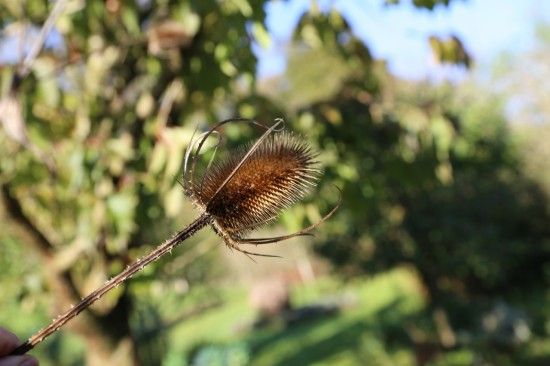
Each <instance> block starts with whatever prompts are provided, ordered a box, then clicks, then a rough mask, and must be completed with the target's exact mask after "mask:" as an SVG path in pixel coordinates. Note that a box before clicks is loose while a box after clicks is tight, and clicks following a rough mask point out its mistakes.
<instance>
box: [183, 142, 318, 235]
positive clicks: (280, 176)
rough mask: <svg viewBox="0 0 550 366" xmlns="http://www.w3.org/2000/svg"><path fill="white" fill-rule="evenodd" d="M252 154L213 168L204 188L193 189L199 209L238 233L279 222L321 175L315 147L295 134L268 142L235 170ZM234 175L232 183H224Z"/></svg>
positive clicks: (236, 156)
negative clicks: (314, 151) (272, 221)
mask: <svg viewBox="0 0 550 366" xmlns="http://www.w3.org/2000/svg"><path fill="white" fill-rule="evenodd" d="M247 150H248V149H243V150H241V151H239V152H237V153H235V154H234V155H233V156H231V157H230V158H228V159H227V160H226V161H224V162H221V163H218V164H215V165H213V166H212V167H211V168H210V169H209V170H207V171H206V172H205V173H204V176H203V177H202V178H201V179H197V181H198V182H201V184H200V186H197V185H195V186H192V187H191V191H192V192H191V193H192V196H194V197H195V199H196V200H197V201H198V202H197V203H198V205H199V206H201V207H202V208H203V209H204V210H206V212H208V213H209V214H211V215H212V216H213V217H214V219H215V220H216V222H217V223H218V225H220V226H221V227H222V228H224V229H226V230H230V231H234V232H239V231H245V230H247V229H252V228H254V227H256V226H259V225H261V224H263V223H266V222H268V221H269V220H271V219H272V218H275V217H276V216H277V215H278V214H279V213H280V212H281V210H283V209H285V208H287V207H289V206H290V205H292V204H293V203H295V202H297V201H299V200H300V199H302V198H303V197H304V196H305V195H306V194H307V192H308V191H309V188H310V187H311V186H313V185H314V184H315V182H316V180H317V178H318V176H319V174H320V171H319V169H318V168H317V167H316V165H317V164H316V162H315V160H314V158H315V154H314V153H313V152H312V150H311V148H310V147H309V145H308V144H307V143H306V142H304V141H303V140H301V139H299V138H297V137H295V136H293V135H291V134H289V133H276V134H274V135H271V136H269V137H268V138H266V139H265V140H264V141H262V142H261V144H260V145H259V146H258V147H257V149H256V150H254V151H253V153H252V154H251V155H249V156H248V158H247V159H246V160H244V162H243V163H242V164H241V165H240V167H238V169H237V170H236V171H235V169H236V167H237V166H238V165H239V163H241V160H242V159H243V158H244V157H245V155H246V153H247ZM234 171H235V172H234ZM232 172H234V174H233V176H232V177H231V179H230V180H229V181H227V182H226V184H225V185H223V183H224V182H225V181H226V179H227V177H228V176H230V174H231V173H232ZM222 185H223V186H222ZM220 187H222V188H221V189H220ZM216 192H217V194H216Z"/></svg>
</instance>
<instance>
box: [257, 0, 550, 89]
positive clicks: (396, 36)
mask: <svg viewBox="0 0 550 366" xmlns="http://www.w3.org/2000/svg"><path fill="white" fill-rule="evenodd" d="M310 2H311V0H289V1H280V0H275V1H272V2H271V3H269V4H268V5H267V7H266V11H267V21H266V23H267V27H268V31H269V32H270V34H271V36H272V45H271V47H270V48H269V49H261V50H258V55H259V57H260V62H259V74H260V75H261V76H271V75H276V74H278V73H281V72H283V71H284V69H285V47H286V45H287V44H288V42H289V40H290V38H291V35H292V30H293V29H294V27H295V26H296V24H297V22H298V21H299V18H300V16H301V14H302V13H303V12H304V11H305V10H307V9H308V7H309V6H310ZM318 2H319V4H320V6H321V8H322V9H327V8H330V7H331V6H332V7H335V8H336V9H337V10H339V11H340V12H341V14H342V15H343V16H344V17H345V19H346V20H347V21H348V23H349V24H350V25H351V27H352V29H353V32H354V33H355V35H356V36H357V37H359V38H360V39H361V40H363V41H364V42H366V43H367V44H368V46H369V48H370V50H371V52H372V53H373V55H374V56H375V57H377V58H383V59H386V60H387V61H388V64H389V67H390V70H391V71H392V72H393V73H395V74H397V75H398V76H401V77H405V78H410V79H421V78H432V77H436V78H441V77H443V78H445V77H447V76H449V77H452V74H453V72H456V69H454V70H453V69H449V68H441V67H436V66H435V65H434V64H433V61H431V58H430V49H429V46H428V42H427V38H428V37H429V36H430V35H437V36H442V37H446V36H448V35H452V34H454V35H457V36H459V38H460V39H461V40H462V41H463V43H464V45H465V47H466V49H467V50H468V51H469V52H470V54H471V55H472V56H473V57H474V61H475V62H476V64H477V65H478V66H479V67H480V68H484V67H485V68H487V67H488V65H490V64H491V62H492V61H493V60H494V59H495V57H497V56H498V55H499V54H501V53H503V52H509V53H519V52H523V51H526V50H529V49H531V48H532V47H533V46H534V44H535V27H536V25H537V24H539V23H550V0H455V1H453V2H452V3H451V6H450V7H443V6H440V7H437V8H436V9H435V10H434V11H428V10H423V9H416V8H414V7H413V6H412V5H411V1H410V0H401V2H402V4H400V5H398V6H384V1H383V0H318Z"/></svg>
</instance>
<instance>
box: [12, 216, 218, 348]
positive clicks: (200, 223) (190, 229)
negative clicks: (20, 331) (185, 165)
mask: <svg viewBox="0 0 550 366" xmlns="http://www.w3.org/2000/svg"><path fill="white" fill-rule="evenodd" d="M211 221H212V216H210V215H209V214H208V213H204V214H202V215H201V216H199V217H198V218H197V219H196V220H195V221H193V222H192V223H191V224H189V225H188V226H187V227H186V228H185V229H183V230H182V231H180V232H178V233H177V234H176V235H174V236H173V237H172V238H170V239H168V240H167V241H166V242H164V243H162V244H160V245H159V246H157V247H156V248H155V249H154V250H153V251H151V252H150V253H149V254H147V255H146V256H145V257H142V258H140V259H138V260H137V261H135V262H134V263H133V264H131V265H129V266H128V267H126V269H125V270H124V271H122V272H121V273H119V274H118V275H116V276H115V277H113V278H111V279H110V280H109V281H107V282H105V284H104V285H103V286H101V287H100V288H98V289H97V290H95V291H94V292H92V293H91V294H89V295H88V296H86V297H85V298H83V299H82V300H80V302H79V303H78V304H77V305H76V306H74V307H72V308H71V309H70V310H68V311H67V312H65V313H64V314H62V315H60V316H58V317H57V318H56V319H55V320H54V321H53V322H52V323H50V325H48V326H47V327H45V328H43V329H42V330H40V331H39V332H38V333H36V334H34V335H33V336H32V337H30V338H29V339H28V340H27V341H26V342H25V343H23V344H22V345H20V346H19V347H17V348H16V349H15V350H13V351H12V352H11V355H22V354H25V353H27V352H28V351H30V350H31V349H33V348H34V346H36V345H37V344H38V343H40V342H42V341H43V340H44V339H46V338H47V337H48V336H50V335H51V334H53V333H54V332H56V331H57V330H59V328H61V327H62V326H63V325H64V324H65V323H67V322H68V321H69V320H71V319H72V318H74V317H75V316H77V315H78V314H79V313H80V312H82V311H83V310H84V309H86V308H87V307H89V306H90V305H92V304H93V303H94V302H96V301H97V300H99V299H100V298H101V297H102V296H103V295H105V294H106V293H107V292H109V291H111V290H112V289H114V288H115V287H117V286H118V285H120V284H121V283H123V282H124V281H126V280H127V279H128V278H130V277H131V276H132V275H134V274H136V273H137V272H139V271H140V270H142V269H143V267H145V266H146V265H148V264H150V263H152V262H154V261H155V260H157V259H159V258H160V257H162V256H163V255H165V254H166V253H169V252H171V251H172V249H174V248H175V247H176V246H178V244H180V243H182V242H183V241H184V240H186V239H188V238H189V237H191V236H192V235H193V234H195V233H196V232H197V231H199V230H200V229H202V228H203V227H205V226H206V225H208V224H210V223H211Z"/></svg>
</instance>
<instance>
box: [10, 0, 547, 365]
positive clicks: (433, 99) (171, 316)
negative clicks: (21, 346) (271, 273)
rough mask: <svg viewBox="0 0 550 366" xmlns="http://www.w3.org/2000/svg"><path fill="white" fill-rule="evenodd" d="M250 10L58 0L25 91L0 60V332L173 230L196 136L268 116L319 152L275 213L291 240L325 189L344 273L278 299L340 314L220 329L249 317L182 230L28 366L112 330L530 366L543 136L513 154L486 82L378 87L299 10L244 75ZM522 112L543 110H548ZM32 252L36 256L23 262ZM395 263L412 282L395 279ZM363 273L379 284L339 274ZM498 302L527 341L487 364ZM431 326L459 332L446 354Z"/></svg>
mask: <svg viewBox="0 0 550 366" xmlns="http://www.w3.org/2000/svg"><path fill="white" fill-rule="evenodd" d="M264 3H265V2H263V1H247V0H238V1H237V0H235V1H223V2H219V1H213V0H208V1H194V0H189V1H160V2H147V1H146V2H122V1H117V0H114V1H99V0H92V1H85V2H74V1H69V2H68V6H67V8H66V9H65V12H64V13H63V14H62V15H61V16H60V18H59V19H58V21H57V23H56V26H57V29H58V30H59V32H60V33H61V34H62V36H63V47H62V48H63V50H62V51H59V50H45V51H44V52H42V53H40V54H39V56H38V58H37V59H36V60H35V62H34V63H33V65H32V68H31V72H30V75H28V76H27V77H25V78H23V80H18V77H17V76H16V74H17V66H16V65H10V66H6V67H4V68H2V70H1V71H0V77H1V86H2V87H1V95H0V98H1V101H2V102H5V101H8V102H10V103H12V104H11V106H15V107H16V108H12V109H10V110H11V111H14V110H15V111H16V112H17V111H18V108H17V107H20V110H21V113H20V114H18V112H17V113H15V114H13V115H10V116H9V117H10V118H7V117H5V116H0V119H1V122H2V124H3V126H4V128H3V129H1V130H0V156H2V157H9V158H3V159H0V183H1V185H2V195H3V198H5V199H8V201H9V199H11V200H12V201H10V202H11V203H12V205H7V206H6V207H5V211H6V216H10V217H11V219H15V220H18V225H19V226H21V225H23V226H24V227H25V228H26V231H27V233H26V234H27V237H26V236H25V235H16V233H11V232H10V233H7V234H5V233H2V234H1V235H2V236H1V237H0V241H1V244H0V271H1V278H0V285H1V288H2V289H3V294H8V295H7V297H6V296H4V297H3V298H0V304H1V305H2V306H1V308H2V309H3V312H2V314H0V323H2V324H7V325H9V326H10V327H12V328H13V329H14V330H16V331H17V332H18V333H19V334H26V333H28V332H29V329H35V328H36V327H37V326H38V325H40V324H42V323H44V322H45V321H46V320H48V319H49V316H47V315H46V313H47V308H48V306H49V305H50V303H51V302H52V300H51V299H52V298H54V299H55V300H59V301H61V298H62V296H61V295H62V292H60V291H59V290H58V287H56V283H54V282H55V281H54V282H51V279H50V280H47V279H46V278H48V279H49V278H50V277H51V276H46V275H52V274H54V275H59V277H60V278H61V280H60V281H62V282H63V284H65V285H67V286H68V288H70V289H72V291H73V292H74V293H73V294H72V295H73V298H72V300H71V301H75V299H78V297H80V296H81V295H83V294H85V293H87V292H89V291H91V290H92V289H94V288H96V287H97V286H98V285H100V284H102V283H103V282H104V281H105V280H106V279H107V278H108V277H110V276H112V275H113V274H115V273H117V272H118V271H119V270H120V269H121V268H123V267H124V266H125V265H127V263H128V261H129V260H131V259H132V258H135V257H138V256H139V255H140V254H142V253H143V252H145V251H146V250H147V248H145V246H148V245H149V244H152V243H156V242H158V241H160V240H162V239H164V238H166V237H167V236H169V235H170V234H171V233H172V232H173V231H174V230H175V228H179V227H181V226H182V225H183V224H184V223H186V222H189V220H190V217H191V216H192V215H194V213H193V211H192V210H191V209H190V207H189V205H185V204H184V203H183V202H184V197H183V193H182V190H181V187H180V186H179V185H178V184H177V182H176V181H177V179H178V176H179V174H180V169H181V165H182V159H183V153H184V151H185V148H186V147H187V144H188V142H189V140H190V138H191V136H192V135H193V131H194V127H195V125H196V124H197V123H199V122H203V121H208V122H214V121H217V120H220V119H222V118H225V117H228V116H234V115H242V116H244V117H254V118H257V119H258V120H263V121H270V120H273V118H275V117H281V116H283V117H285V119H286V120H288V121H289V123H290V124H291V125H292V129H293V130H297V131H298V132H300V133H302V134H303V135H305V136H307V138H308V139H310V141H311V143H312V144H313V145H314V146H315V147H316V148H317V149H318V150H319V152H320V154H319V160H320V162H321V163H322V165H323V166H324V167H325V174H324V177H323V180H322V182H321V185H320V188H319V191H318V194H316V195H315V197H312V198H311V200H312V201H314V203H312V202H305V203H304V204H303V205H301V206H298V207H296V208H294V209H292V210H289V211H288V212H287V213H285V214H284V215H283V217H282V222H283V223H284V224H285V225H286V226H287V227H288V228H289V229H294V230H297V229H299V228H301V227H303V226H304V225H305V224H307V222H315V221H317V220H318V219H319V217H321V214H322V213H323V212H327V211H328V210H329V209H330V208H331V207H332V205H333V204H334V202H335V201H337V199H338V192H337V190H335V189H333V188H332V185H337V186H338V187H339V188H340V189H341V190H342V200H343V202H342V206H341V208H340V209H339V211H338V213H337V215H335V216H334V217H332V218H331V219H330V220H329V221H328V222H326V223H325V224H323V230H319V232H318V237H317V239H316V242H315V248H316V251H317V252H318V253H320V254H321V255H322V256H324V257H325V258H327V259H328V260H329V261H330V262H331V264H332V265H333V266H334V268H335V269H336V270H337V271H338V273H339V274H341V275H342V276H341V277H339V278H331V279H328V280H324V281H321V282H320V283H316V284H312V285H308V286H303V287H300V288H298V289H295V293H294V294H293V303H294V304H295V305H296V306H298V305H307V304H310V303H313V302H315V301H319V300H320V299H321V298H322V296H324V295H326V294H327V293H328V294H333V295H334V294H337V296H344V295H345V294H343V292H350V293H352V294H353V296H355V297H356V298H357V304H356V305H355V306H353V307H351V308H350V309H344V310H343V311H342V313H340V314H338V315H336V316H335V317H333V318H327V319H321V320H320V321H318V322H314V323H308V324H302V325H300V326H297V327H295V328H288V329H284V328H281V327H279V328H278V327H277V326H275V327H274V328H270V329H266V330H258V331H253V330H245V331H243V332H242V333H238V334H237V335H235V329H236V324H237V323H239V324H242V323H245V324H246V323H247V322H252V320H253V318H254V316H255V314H254V312H253V311H251V310H249V309H248V308H247V304H246V294H245V291H244V290H243V289H241V288H237V289H235V288H232V289H230V290H225V289H224V290H220V288H219V286H218V281H212V283H210V284H208V283H209V282H210V281H211V280H212V279H216V280H219V279H222V278H223V277H224V275H225V274H226V273H225V271H226V270H225V268H223V266H221V265H220V264H219V262H218V261H217V260H215V255H214V254H212V255H202V254H203V253H206V252H208V250H207V249H208V247H201V246H199V245H196V243H197V242H198V241H200V242H203V243H206V244H207V245H211V244H212V243H210V242H208V240H207V238H206V239H205V237H204V236H200V237H199V240H198V241H195V242H190V243H189V245H187V246H186V247H185V248H182V249H181V250H178V253H177V256H174V258H171V259H169V260H168V259H163V260H161V262H160V265H157V266H155V265H154V266H151V267H150V268H147V269H146V270H145V272H144V273H142V274H141V275H140V276H138V277H137V278H136V279H135V280H134V281H133V282H132V285H131V286H130V287H129V288H128V287H125V286H122V287H121V288H119V289H117V291H114V292H113V293H112V294H110V295H109V296H108V298H106V299H105V300H104V301H102V302H101V303H100V304H99V306H97V307H94V309H93V311H92V312H91V313H90V314H91V318H92V320H93V321H95V323H93V324H94V326H93V327H92V326H90V327H89V328H87V329H85V331H81V332H80V334H81V335H83V338H82V339H83V340H84V341H85V342H86V341H87V340H88V341H89V342H88V343H85V345H83V343H80V342H79V341H77V340H76V341H75V340H72V339H69V337H62V336H58V337H55V338H53V339H52V341H51V343H48V345H47V348H45V350H44V351H41V352H43V354H42V355H41V356H43V358H44V359H45V360H46V361H45V362H46V364H47V362H48V360H50V361H51V362H50V363H51V364H70V363H71V362H72V363H73V364H81V363H83V362H84V356H82V352H84V351H85V350H87V351H88V356H90V354H92V353H93V351H92V350H91V348H90V345H93V344H95V343H97V342H96V341H97V340H98V339H106V340H108V341H107V342H111V341H118V340H120V339H124V338H125V337H127V338H126V339H128V338H129V335H130V329H131V330H132V331H133V333H134V335H137V336H136V340H135V341H136V342H137V344H138V345H139V347H135V346H136V344H134V345H133V346H134V347H135V348H136V349H138V351H137V352H135V354H139V358H140V359H141V360H142V361H143V362H144V363H147V364H158V363H160V362H164V364H166V365H178V364H182V363H183V362H187V361H189V362H190V361H191V360H193V362H195V363H196V364H201V363H204V364H213V363H219V364H246V363H247V362H250V363H252V364H274V363H279V364H285V365H286V364H310V363H314V362H319V363H323V362H324V363H327V364H350V365H353V364H357V365H363V364H366V363H371V364H380V365H393V364H400V365H412V364H415V362H416V359H417V358H418V357H420V356H423V353H424V352H427V353H430V352H432V351H433V349H434V348H435V351H436V352H435V353H434V354H431V353H430V357H431V358H430V361H429V362H431V363H428V364H432V365H466V364H471V363H473V362H477V360H482V361H480V362H484V361H487V362H488V363H493V364H503V365H504V364H513V363H514V362H516V363H519V364H529V363H532V364H536V362H538V360H542V363H541V364H544V360H545V359H547V357H548V355H549V354H550V352H548V342H547V341H546V339H547V338H548V329H547V328H548V327H547V326H544V324H548V319H550V314H549V313H548V309H547V307H544V306H543V305H541V304H545V302H547V297H548V291H547V288H548V284H549V282H550V270H549V267H548V263H549V262H550V261H549V258H550V254H549V253H550V242H549V240H548V238H549V237H550V232H549V226H548V222H549V220H550V213H549V208H550V205H549V204H548V197H549V196H548V194H549V192H550V189H549V188H548V187H549V185H548V182H549V179H548V177H547V174H546V172H547V171H548V169H547V160H548V159H541V158H538V157H539V156H543V157H544V156H547V155H548V154H547V149H546V148H545V146H546V145H545V144H544V142H545V141H546V139H545V136H546V134H547V133H546V132H547V131H546V132H544V133H542V132H541V131H542V130H538V129H537V130H534V132H529V131H527V130H524V131H523V132H524V134H523V135H522V138H524V140H521V141H520V142H519V143H516V141H515V140H514V138H513V137H512V136H511V133H510V131H511V129H510V126H509V125H508V122H507V120H506V118H505V116H504V114H503V112H502V111H503V109H504V107H503V101H502V100H501V99H499V98H496V97H494V96H492V94H491V93H489V92H487V91H486V90H483V89H481V88H479V87H477V86H473V87H472V86H467V85H466V86H461V87H456V86H451V85H440V86H432V85H429V84H426V83H421V82H414V83H413V82H404V81H400V80H396V79H395V78H393V77H392V76H391V75H389V74H388V71H387V69H386V67H385V64H384V62H383V61H380V60H375V59H373V57H372V56H371V54H370V52H369V50H368V46H366V45H364V44H363V43H362V42H360V41H359V40H358V39H357V38H355V36H354V35H353V32H352V30H351V29H350V27H349V25H348V24H347V23H346V20H345V19H344V18H343V16H342V15H341V14H339V13H338V12H337V11H330V12H328V13H326V14H324V13H321V12H319V11H318V9H317V7H316V6H312V7H311V10H310V12H308V13H306V14H304V16H303V17H302V19H301V20H300V22H299V24H298V26H297V29H296V31H295V36H294V40H293V44H292V45H291V46H290V52H289V64H288V70H287V73H286V75H284V76H281V78H279V79H275V80H269V81H265V80H262V81H261V82H260V83H256V80H255V72H256V70H255V66H256V60H255V57H254V55H253V53H252V49H251V42H252V40H256V41H257V42H258V43H259V44H260V45H264V46H265V45H268V44H269V43H270V39H269V35H268V34H267V32H266V30H265V26H264V24H263V21H264V10H263V5H264ZM386 3H387V4H396V3H399V1H386ZM449 4H450V1H449V0H430V1H424V0H423V1H416V0H415V1H413V5H414V6H416V7H418V8H425V9H430V10H431V9H434V8H435V7H437V6H438V5H444V6H448V5H449ZM52 6H53V3H52V2H47V1H26V2H14V1H8V2H4V3H2V4H0V25H2V27H6V26H19V27H20V29H23V28H24V27H25V25H26V24H29V23H30V24H32V25H34V26H39V25H40V24H42V23H43V22H44V21H45V19H46V18H47V15H48V12H49V10H51V7H52ZM13 29H17V27H15V28H13ZM541 34H542V35H543V36H544V33H543V32H542V30H541ZM543 36H541V39H543ZM432 45H433V47H434V51H435V53H436V54H437V55H438V56H439V58H440V61H442V62H451V63H454V64H456V63H463V64H465V65H466V66H468V65H469V57H468V55H467V53H466V51H465V50H464V49H463V47H462V45H461V44H460V40H458V39H455V38H452V39H450V40H438V39H432ZM541 60H544V58H541ZM504 69H505V68H503V70H504ZM505 70H508V69H505ZM529 88H530V87H528V88H527V89H529ZM257 89H258V90H260V91H261V93H259V92H258V90H257ZM529 90H530V89H529ZM539 94H540V95H545V94H544V93H542V92H541V93H534V94H533V95H534V96H536V95H539ZM532 99H533V100H536V101H537V103H536V107H537V108H536V109H535V111H536V116H537V118H540V116H545V115H546V114H545V111H546V109H545V108H547V105H546V104H547V103H545V102H544V101H543V100H539V99H536V98H532ZM200 129H201V128H199V130H200ZM224 132H225V135H226V136H227V140H228V141H227V143H228V145H229V146H234V145H236V144H240V143H242V142H245V141H249V140H250V139H251V138H252V137H253V136H254V131H253V129H251V128H249V127H242V126H229V127H227V128H226V130H225V131H224ZM535 142H536V143H535ZM206 155H207V156H206V157H209V156H210V155H211V153H208V154H206ZM222 155H223V153H222ZM14 203H15V204H16V205H15V206H17V205H19V207H20V208H21V212H18V210H17V209H16V208H14V205H13V204H14ZM11 225H12V224H9V226H10V227H11ZM25 225H26V226H25ZM13 226H16V225H15V224H13ZM32 233H34V235H32ZM28 235H30V236H32V237H34V239H30V238H29V237H28ZM16 237H20V238H19V239H16ZM21 238H23V239H21ZM33 240H34V241H37V242H38V243H34V244H35V245H36V244H39V245H42V246H43V247H46V249H45V252H46V254H44V253H43V252H39V251H35V250H34V249H33V250H30V248H34V247H33V246H32V245H33ZM201 245H202V244H201ZM212 246H213V245H212ZM23 248H24V249H23ZM205 248H206V249H205ZM27 252H28V253H30V254H29V255H26V254H25V253H27ZM35 257H36V258H35ZM199 257H200V260H197V258H199ZM168 262H170V263H168ZM19 263H22V265H19ZM43 263H47V266H48V267H47V268H43V269H44V272H43V274H45V275H44V276H42V275H41V274H39V273H38V271H37V270H36V268H37V267H39V266H40V264H43ZM402 263H407V264H408V265H409V266H410V267H408V268H413V269H408V270H403V269H401V270H397V271H395V270H393V268H394V267H395V266H398V265H401V264H402ZM16 264H17V265H16ZM251 265H254V264H253V263H251ZM364 272H369V273H373V274H375V273H376V272H383V273H381V274H379V275H376V276H375V277H374V278H372V279H365V278H364V277H359V278H356V279H353V278H352V277H353V276H355V275H358V274H361V275H362V274H364ZM342 278H347V279H350V282H344V281H343V279H342ZM219 282H221V281H219ZM199 284H200V285H199ZM57 285H58V284H57ZM189 287H190V290H189V289H188V288H189ZM342 289H344V290H342ZM545 289H546V290H545ZM188 290H189V291H188ZM48 291H50V292H52V295H51V296H50V297H48V295H47V294H48ZM135 299H138V300H137V301H133V300H135ZM497 299H498V300H502V299H504V300H503V301H506V302H509V303H511V304H513V306H517V307H519V308H521V309H526V311H527V312H528V314H529V317H530V320H531V321H532V323H533V324H534V325H533V326H532V328H531V331H532V336H531V337H532V338H531V341H530V342H529V343H528V344H519V345H516V344H514V345H512V346H509V347H510V349H506V350H504V351H502V350H500V349H498V348H497V347H495V346H494V344H493V342H494V339H493V338H491V336H490V335H487V334H485V333H484V332H483V330H480V324H481V323H482V322H483V318H484V316H486V315H484V314H487V313H490V311H491V309H492V307H493V305H494V303H495V302H496V300H497ZM132 304H133V305H134V306H133V311H132V312H130V311H128V309H129V308H130V307H131V305H132ZM58 305H59V304H58ZM61 305H62V306H63V304H62V303H61ZM66 305H67V306H68V304H66ZM201 306H205V307H206V308H201ZM210 306H212V308H210ZM4 309H8V310H4ZM196 309H199V310H198V311H197V312H196V313H195V310H196ZM438 309H443V311H442V312H436V311H434V312H432V310H438ZM21 312H22V313H23V314H24V315H25V316H21V315H20V314H21ZM436 313H437V314H441V313H442V314H447V315H448V318H449V319H448V320H449V323H450V325H449V327H450V328H451V330H452V329H455V328H456V329H458V330H459V331H460V334H465V335H466V336H465V337H464V339H462V338H460V339H458V341H457V342H456V344H455V345H454V346H452V347H451V349H448V348H447V347H448V346H447V345H444V344H442V341H440V333H441V330H440V329H439V328H438V327H440V324H439V325H438V323H437V321H436V320H434V319H435V318H436V316H435V315H434V314H436ZM14 319H15V320H14ZM115 320H117V321H115ZM121 324H122V325H121ZM130 325H131V327H130ZM237 325H238V324H237ZM90 329H93V330H94V331H97V332H98V333H99V336H98V335H97V334H94V335H93V336H90V334H89V332H91V330H90ZM98 329H99V330H98ZM168 329H170V330H168ZM456 333H457V334H458V332H456ZM87 337H88V338H89V339H88V338H87ZM94 337H95V338H94ZM505 347H508V346H505ZM192 350H195V352H191V351H192ZM428 351H429V352H428ZM111 353H113V354H116V351H115V348H114V347H113V349H112V350H111ZM131 353H132V352H129V354H131ZM87 361H88V359H87ZM106 363H108V362H107V361H104V363H103V364H106ZM111 363H112V362H111ZM116 364H118V363H116Z"/></svg>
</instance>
